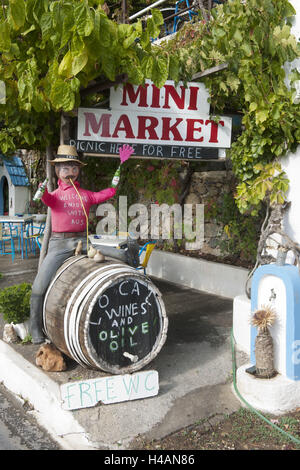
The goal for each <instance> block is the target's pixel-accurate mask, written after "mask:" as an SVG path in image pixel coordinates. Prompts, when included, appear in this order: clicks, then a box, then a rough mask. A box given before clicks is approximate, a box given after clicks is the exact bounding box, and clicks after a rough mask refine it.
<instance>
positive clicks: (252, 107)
mask: <svg viewBox="0 0 300 470" xmlns="http://www.w3.org/2000/svg"><path fill="white" fill-rule="evenodd" d="M256 109H257V103H254V102H252V103H250V106H249V111H250V113H251V112H252V111H255V110H256Z"/></svg>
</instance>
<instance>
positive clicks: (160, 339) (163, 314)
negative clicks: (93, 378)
mask: <svg viewBox="0 0 300 470" xmlns="http://www.w3.org/2000/svg"><path fill="white" fill-rule="evenodd" d="M127 272H128V271H127ZM122 277H124V276H123V274H121V273H120V275H119V276H117V277H115V278H113V279H111V280H108V281H107V282H106V283H105V284H103V286H102V288H103V291H104V292H105V290H106V289H107V288H108V287H109V286H110V285H111V284H113V283H115V282H116V281H117V280H118V279H119V278H122ZM131 277H134V278H136V279H137V280H138V281H139V282H141V283H142V284H144V285H146V286H147V287H148V285H149V284H151V289H152V291H153V293H154V294H155V295H156V297H158V298H159V299H161V295H160V293H159V291H158V290H157V288H156V286H155V285H154V284H153V283H152V282H151V280H150V279H149V278H148V277H143V278H141V277H140V275H139V274H138V273H137V271H136V270H135V269H133V272H132V273H131ZM97 298H98V294H96V295H94V297H93V298H92V299H91V301H90V303H89V307H88V311H87V314H86V318H85V324H84V342H85V344H88V328H89V319H90V316H91V313H92V310H93V307H94V304H95V302H96V300H97ZM157 306H158V308H159V311H160V314H161V317H160V321H161V332H160V335H159V336H158V338H157V339H156V342H155V345H154V349H155V347H156V346H157V344H158V343H161V347H162V345H163V343H164V342H165V339H166V331H167V328H168V319H167V316H166V311H165V307H164V303H163V302H157ZM161 347H160V349H161ZM158 352H159V351H158V350H157V353H158ZM157 353H156V354H157ZM153 357H154V356H153V353H152V352H151V353H149V354H148V355H147V356H145V357H144V358H143V359H142V361H143V363H144V364H147V362H149V360H151V359H152V358H153ZM95 363H96V364H97V366H98V367H100V368H101V369H102V370H105V368H104V366H103V363H102V364H100V363H98V362H97V361H95ZM139 364H140V361H138V362H137V363H136V364H132V365H131V366H129V369H130V372H133V371H134V370H137V369H139V368H140V365H139ZM107 370H111V368H110V369H107ZM116 372H117V370H116Z"/></svg>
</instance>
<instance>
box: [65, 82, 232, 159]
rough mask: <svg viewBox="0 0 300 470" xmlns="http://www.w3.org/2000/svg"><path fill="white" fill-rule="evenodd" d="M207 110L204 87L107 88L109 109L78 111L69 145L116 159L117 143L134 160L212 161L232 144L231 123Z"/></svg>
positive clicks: (171, 84)
mask: <svg viewBox="0 0 300 470" xmlns="http://www.w3.org/2000/svg"><path fill="white" fill-rule="evenodd" d="M209 112H210V104H209V93H208V91H207V89H206V88H205V85H204V84H203V83H196V82H188V83H187V84H186V86H184V84H183V83H182V82H179V83H178V84H175V82H174V81H172V80H167V82H166V83H165V84H164V86H162V87H161V88H157V87H156V86H155V85H154V83H153V82H151V81H150V80H146V82H145V84H144V85H132V84H130V83H127V84H126V85H123V86H118V87H117V88H116V89H114V88H113V87H112V88H111V89H110V108H109V109H101V108H79V109H78V120H77V138H76V140H72V141H70V142H68V143H69V144H71V145H76V147H77V149H78V150H79V151H81V152H85V153H87V154H100V155H101V154H105V155H116V154H118V152H119V149H118V147H117V146H118V145H119V146H121V145H123V144H129V145H131V146H132V147H133V149H134V154H133V156H136V155H137V156H143V157H146V158H177V159H178V158H179V159H186V160H189V159H208V160H209V159H216V158H218V150H219V149H225V148H230V146H231V127H232V123H231V118H230V117H228V116H221V117H218V119H214V118H213V117H212V116H210V114H209Z"/></svg>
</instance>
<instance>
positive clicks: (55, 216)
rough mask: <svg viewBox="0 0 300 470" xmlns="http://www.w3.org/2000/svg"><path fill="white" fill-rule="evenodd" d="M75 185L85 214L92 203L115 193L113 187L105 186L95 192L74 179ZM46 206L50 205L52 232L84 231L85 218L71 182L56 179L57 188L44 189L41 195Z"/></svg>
mask: <svg viewBox="0 0 300 470" xmlns="http://www.w3.org/2000/svg"><path fill="white" fill-rule="evenodd" d="M74 184H75V186H76V189H77V191H78V192H79V194H80V196H81V199H82V202H83V204H84V207H85V210H86V213H87V215H89V211H90V207H91V205H93V204H100V203H101V202H104V201H106V200H107V199H109V198H111V197H113V196H114V195H115V194H116V189H115V188H107V189H103V190H102V191H98V192H96V193H94V192H92V191H88V190H86V189H82V188H81V187H80V185H79V183H78V181H75V183H74ZM42 201H43V203H44V204H46V206H49V207H51V220H52V231H53V232H84V231H85V229H86V218H85V214H84V211H83V209H82V206H81V201H80V199H79V196H78V194H77V193H76V191H75V189H74V188H73V186H72V185H71V184H66V183H63V181H61V180H58V188H57V189H56V190H55V191H53V192H52V193H49V192H48V191H47V189H46V191H45V192H44V195H43V197H42Z"/></svg>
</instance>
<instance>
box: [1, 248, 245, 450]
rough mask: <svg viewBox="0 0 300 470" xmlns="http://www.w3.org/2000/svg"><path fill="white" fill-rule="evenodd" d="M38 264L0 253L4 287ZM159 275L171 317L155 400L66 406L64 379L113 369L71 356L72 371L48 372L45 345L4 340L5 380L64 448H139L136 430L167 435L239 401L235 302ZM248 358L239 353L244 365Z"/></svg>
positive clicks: (30, 275) (30, 274)
mask: <svg viewBox="0 0 300 470" xmlns="http://www.w3.org/2000/svg"><path fill="white" fill-rule="evenodd" d="M37 264H38V259H37V258H35V257H31V258H29V259H26V260H21V259H20V258H17V259H16V260H15V262H14V263H12V262H11V258H10V256H1V259H0V272H2V273H3V278H2V279H1V280H0V288H4V287H6V286H8V285H13V284H17V283H20V282H24V281H26V282H32V281H33V279H34V277H35V274H36V270H37ZM195 274H196V273H195ZM152 280H153V282H154V284H155V285H156V286H157V287H158V288H159V290H160V291H161V293H162V296H163V300H164V303H165V306H166V311H167V315H168V318H169V329H168V335H167V340H166V343H165V345H164V346H163V348H162V350H161V351H160V353H159V354H158V356H157V357H156V358H155V359H154V360H153V361H152V362H151V363H150V364H148V366H146V369H149V370H153V369H154V370H156V371H158V374H159V393H158V395H157V396H155V397H153V398H147V399H141V400H135V401H128V402H123V403H118V404H110V405H101V406H100V405H98V406H95V407H92V408H85V409H81V410H74V411H62V410H61V406H60V392H59V385H61V384H63V383H67V382H68V381H72V380H76V379H77V380H78V378H80V379H82V378H95V377H103V376H107V375H109V374H105V373H104V372H102V371H94V370H89V369H85V368H83V367H81V366H80V365H78V364H76V363H75V362H74V361H73V360H71V359H69V360H68V370H67V371H65V372H60V373H46V372H44V371H42V370H41V369H40V368H38V367H37V366H36V365H35V355H36V352H37V351H38V348H39V346H37V345H33V344H27V345H22V344H20V343H19V344H14V345H13V346H11V345H7V344H6V343H4V342H2V341H1V342H0V343H1V344H0V381H3V383H4V385H6V386H7V387H8V388H9V389H10V390H12V391H13V392H15V393H18V394H20V395H21V396H23V398H24V399H26V400H29V401H30V402H31V403H32V404H33V406H34V409H35V413H36V417H37V418H38V419H39V421H40V422H41V423H42V424H44V425H45V426H46V427H47V429H48V430H49V431H50V432H51V434H52V435H53V436H54V437H55V438H56V439H57V440H58V442H59V443H60V444H61V445H62V446H63V447H65V448H73V449H80V448H90V447H91V448H98V449H99V448H102V449H104V448H106V449H126V448H128V446H129V445H130V446H131V448H132V447H133V448H134V439H135V438H136V437H137V436H143V435H144V436H146V437H147V438H160V437H162V436H166V435H167V434H169V433H171V432H173V431H175V430H178V429H180V428H182V427H185V426H187V425H189V424H192V423H195V422H197V421H199V420H200V419H202V418H206V417H209V416H213V415H215V414H224V413H231V412H232V411H235V410H237V409H238V408H239V407H240V402H239V401H238V400H237V398H236V397H235V395H234V394H233V392H232V388H231V371H232V362H231V347H230V331H231V326H232V300H231V299H225V298H222V297H217V296H213V295H211V294H207V293H205V292H200V291H197V290H193V289H188V288H183V287H181V286H178V285H175V284H171V283H169V282H166V281H163V280H160V279H156V278H152ZM2 328H3V320H2V318H1V323H0V329H1V330H2ZM0 334H1V336H0V338H2V331H0ZM2 358H4V362H3V361H1V359H2ZM247 360H248V357H246V356H245V355H243V354H241V353H238V355H237V362H238V365H240V364H242V363H244V362H247ZM5 363H6V365H7V367H5Z"/></svg>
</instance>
